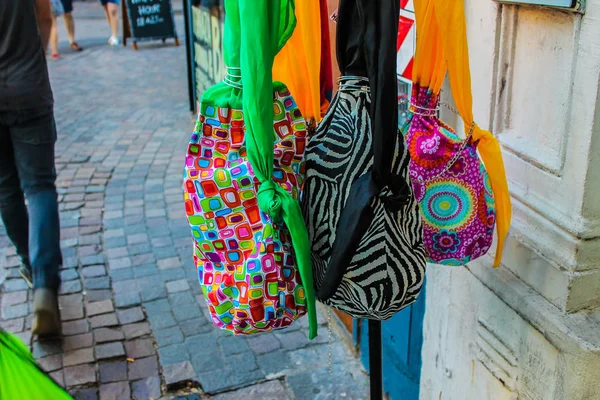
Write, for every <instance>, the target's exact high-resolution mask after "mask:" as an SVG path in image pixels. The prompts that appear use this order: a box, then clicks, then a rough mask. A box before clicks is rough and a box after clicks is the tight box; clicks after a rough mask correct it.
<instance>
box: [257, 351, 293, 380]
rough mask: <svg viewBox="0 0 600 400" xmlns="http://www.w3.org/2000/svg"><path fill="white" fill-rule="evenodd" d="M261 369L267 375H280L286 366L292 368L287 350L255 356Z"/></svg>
mask: <svg viewBox="0 0 600 400" xmlns="http://www.w3.org/2000/svg"><path fill="white" fill-rule="evenodd" d="M256 361H257V364H258V365H259V366H260V369H261V371H262V372H263V373H264V374H265V375H267V376H281V375H283V373H284V372H285V371H286V370H287V369H288V368H294V367H295V365H294V364H292V363H291V360H290V357H289V355H288V353H287V352H284V351H273V352H270V353H265V354H262V355H259V356H257V357H256Z"/></svg>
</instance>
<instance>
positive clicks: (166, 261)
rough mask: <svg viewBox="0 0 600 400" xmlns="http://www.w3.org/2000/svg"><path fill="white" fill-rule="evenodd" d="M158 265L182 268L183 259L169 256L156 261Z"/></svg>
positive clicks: (164, 267)
mask: <svg viewBox="0 0 600 400" xmlns="http://www.w3.org/2000/svg"><path fill="white" fill-rule="evenodd" d="M168 248H169V247H165V249H168ZM155 250H156V249H155ZM157 258H158V256H157ZM156 265H158V269H172V268H181V266H182V265H181V261H180V260H179V257H169V258H163V259H159V260H158V261H157V262H156Z"/></svg>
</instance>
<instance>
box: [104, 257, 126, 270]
mask: <svg viewBox="0 0 600 400" xmlns="http://www.w3.org/2000/svg"><path fill="white" fill-rule="evenodd" d="M108 266H109V268H110V269H111V270H117V269H122V268H129V267H131V259H130V258H129V257H123V258H113V259H111V260H109V261H108Z"/></svg>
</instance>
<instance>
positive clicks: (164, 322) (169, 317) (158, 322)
mask: <svg viewBox="0 0 600 400" xmlns="http://www.w3.org/2000/svg"><path fill="white" fill-rule="evenodd" d="M148 320H149V321H150V324H152V329H154V330H159V329H165V328H169V327H171V326H175V325H177V322H176V321H175V318H173V314H171V313H162V314H157V315H148Z"/></svg>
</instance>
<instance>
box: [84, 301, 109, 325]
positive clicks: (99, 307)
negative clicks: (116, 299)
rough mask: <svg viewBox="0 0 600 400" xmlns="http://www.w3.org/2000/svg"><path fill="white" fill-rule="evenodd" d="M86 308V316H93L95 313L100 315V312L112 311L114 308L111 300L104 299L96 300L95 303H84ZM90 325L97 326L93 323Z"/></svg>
mask: <svg viewBox="0 0 600 400" xmlns="http://www.w3.org/2000/svg"><path fill="white" fill-rule="evenodd" d="M86 308H87V315H88V317H93V316H95V315H100V314H107V313H110V312H113V311H114V310H115V308H114V306H113V303H112V301H111V300H104V301H98V302H95V303H88V304H87V305H86ZM92 326H93V327H97V326H94V324H93V323H92Z"/></svg>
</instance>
